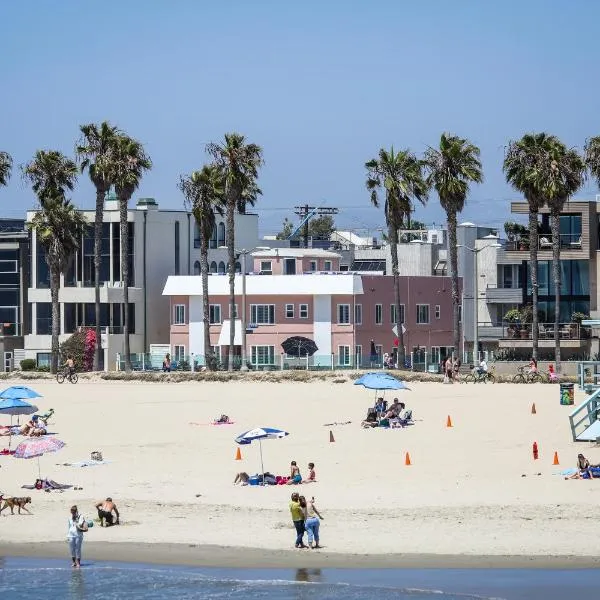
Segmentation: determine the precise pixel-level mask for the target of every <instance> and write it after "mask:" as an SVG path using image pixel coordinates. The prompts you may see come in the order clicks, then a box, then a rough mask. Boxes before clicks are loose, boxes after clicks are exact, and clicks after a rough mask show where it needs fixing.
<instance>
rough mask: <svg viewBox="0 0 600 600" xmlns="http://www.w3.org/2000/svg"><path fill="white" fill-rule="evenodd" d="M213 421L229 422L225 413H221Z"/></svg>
mask: <svg viewBox="0 0 600 600" xmlns="http://www.w3.org/2000/svg"><path fill="white" fill-rule="evenodd" d="M214 422H215V423H229V422H230V421H229V417H228V416H227V415H221V416H220V417H219V418H218V419H215V421H214Z"/></svg>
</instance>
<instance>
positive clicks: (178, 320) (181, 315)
mask: <svg viewBox="0 0 600 600" xmlns="http://www.w3.org/2000/svg"><path fill="white" fill-rule="evenodd" d="M173 325H185V304H175V306H173Z"/></svg>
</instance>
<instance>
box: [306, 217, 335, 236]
mask: <svg viewBox="0 0 600 600" xmlns="http://www.w3.org/2000/svg"><path fill="white" fill-rule="evenodd" d="M334 231H335V223H334V221H333V217H332V216H331V215H321V216H319V217H315V218H314V219H311V220H310V221H309V223H308V235H310V236H311V237H314V238H317V239H321V240H328V239H330V238H331V234H332V233H333V232H334Z"/></svg>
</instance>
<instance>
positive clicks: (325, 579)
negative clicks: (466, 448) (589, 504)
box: [0, 558, 600, 600]
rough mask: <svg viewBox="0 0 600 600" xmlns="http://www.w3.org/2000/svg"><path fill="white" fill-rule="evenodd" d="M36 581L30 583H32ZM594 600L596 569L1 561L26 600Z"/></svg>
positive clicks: (9, 587)
mask: <svg viewBox="0 0 600 600" xmlns="http://www.w3.org/2000/svg"><path fill="white" fill-rule="evenodd" d="M32 586H34V587H32ZM32 595H33V596H40V595H43V596H44V597H46V598H56V599H60V600H113V599H114V600H117V599H121V598H127V600H137V599H144V600H159V599H160V600H162V599H163V598H177V599H178V600H188V599H192V598H193V599H196V598H206V599H225V598H232V599H236V598H240V599H242V598H243V599H244V600H258V599H262V598H267V599H269V600H275V599H281V600H288V599H290V600H317V599H318V600H358V599H363V598H376V599H377V600H430V599H434V598H435V600H469V599H473V600H564V599H565V598H576V599H577V600H588V599H589V600H592V599H594V600H596V599H597V598H599V597H600V571H599V570H568V571H567V570H563V571H561V570H542V569H536V570H533V569H518V570H517V569H469V570H467V569H410V570H408V569H407V570H403V569H354V570H350V569H348V570H344V569H322V570H321V569H297V570H290V569H269V570H260V569H204V568H203V569H195V568H189V567H155V566H149V565H137V564H117V563H101V562H93V561H88V562H84V565H83V567H82V569H81V570H73V569H72V568H71V567H70V566H69V565H68V564H67V565H65V561H58V560H40V559H20V558H0V598H1V599H2V600H31V598H32Z"/></svg>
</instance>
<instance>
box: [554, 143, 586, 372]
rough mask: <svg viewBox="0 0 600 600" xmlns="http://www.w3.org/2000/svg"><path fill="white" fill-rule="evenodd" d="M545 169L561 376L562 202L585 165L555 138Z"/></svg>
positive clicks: (575, 187)
mask: <svg viewBox="0 0 600 600" xmlns="http://www.w3.org/2000/svg"><path fill="white" fill-rule="evenodd" d="M554 140H555V141H554V144H553V145H552V147H551V148H550V152H549V153H548V156H547V160H546V163H545V165H544V176H545V177H546V178H547V195H546V202H547V203H548V207H549V208H550V230H551V231H552V278H553V280H554V347H555V353H556V355H555V357H554V360H555V362H556V372H557V373H560V331H559V323H560V286H561V276H560V213H561V211H562V209H563V207H564V205H565V202H567V201H568V200H569V198H571V196H573V194H575V193H576V192H577V190H578V189H579V188H580V187H581V186H582V185H583V181H584V176H585V163H584V161H583V159H582V157H581V155H580V154H579V152H577V151H576V150H573V149H571V148H567V147H566V146H565V145H564V144H563V143H562V142H561V141H560V140H558V139H557V138H554Z"/></svg>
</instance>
